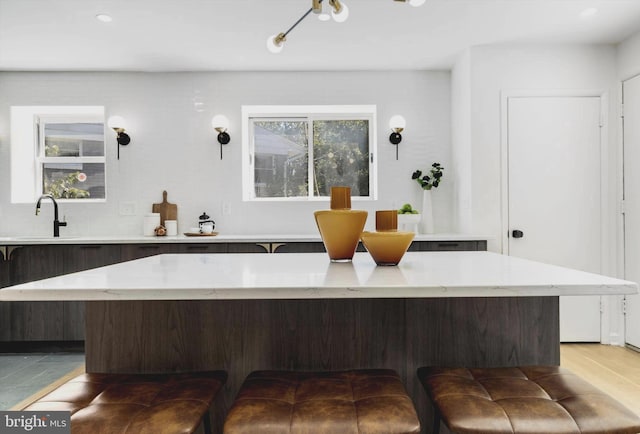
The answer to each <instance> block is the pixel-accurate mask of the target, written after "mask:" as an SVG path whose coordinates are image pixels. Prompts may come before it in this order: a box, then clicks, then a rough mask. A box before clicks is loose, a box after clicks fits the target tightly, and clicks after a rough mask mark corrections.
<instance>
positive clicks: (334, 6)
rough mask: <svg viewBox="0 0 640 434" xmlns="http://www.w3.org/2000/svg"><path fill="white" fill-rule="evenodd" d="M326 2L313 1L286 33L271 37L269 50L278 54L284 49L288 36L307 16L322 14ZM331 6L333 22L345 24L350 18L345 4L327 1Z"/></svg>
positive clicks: (338, 0) (268, 41)
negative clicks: (323, 4)
mask: <svg viewBox="0 0 640 434" xmlns="http://www.w3.org/2000/svg"><path fill="white" fill-rule="evenodd" d="M323 1H324V0H311V7H310V8H309V10H308V11H307V12H305V13H304V14H303V15H302V16H301V17H300V18H299V19H298V21H296V22H295V23H293V25H292V26H291V27H289V29H288V30H287V31H286V32H281V33H278V34H276V35H271V36H269V38H268V39H267V49H268V50H269V51H270V52H272V53H274V54H278V53H280V52H281V51H282V48H284V45H283V44H284V42H285V41H286V40H287V35H288V34H289V32H291V31H292V30H293V29H295V28H296V26H297V25H298V24H300V23H301V22H302V20H304V19H305V18H307V16H308V15H309V14H310V13H311V12H313V13H314V14H322V3H323ZM327 1H328V3H329V5H330V6H331V16H332V17H333V20H334V21H335V22H337V23H343V22H345V21H346V20H347V18H349V8H348V7H347V5H346V4H344V3H343V2H342V1H341V0H327Z"/></svg>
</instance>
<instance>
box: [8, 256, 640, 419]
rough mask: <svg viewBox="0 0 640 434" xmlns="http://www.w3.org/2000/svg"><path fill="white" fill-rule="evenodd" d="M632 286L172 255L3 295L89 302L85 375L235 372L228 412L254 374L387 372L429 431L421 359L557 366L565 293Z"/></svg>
mask: <svg viewBox="0 0 640 434" xmlns="http://www.w3.org/2000/svg"><path fill="white" fill-rule="evenodd" d="M637 291H638V289H637V285H636V284H635V283H632V282H628V281H624V280H619V279H614V278H609V277H605V276H600V275H595V274H590V273H584V272H580V271H575V270H569V269H566V268H562V267H556V266H551V265H546V264H540V263H536V262H532V261H527V260H523V259H519V258H514V257H509V256H503V255H498V254H495V253H489V252H437V253H433V252H409V253H407V254H406V255H405V257H404V258H403V260H402V262H401V263H400V264H399V266H397V267H377V266H376V265H375V263H374V262H373V260H372V259H371V257H370V256H369V255H368V254H367V253H356V255H355V257H354V260H353V263H330V262H329V259H328V257H327V255H326V254H324V253H307V254H280V255H255V254H188V255H187V254H175V255H174V254H170V255H158V256H154V257H149V258H144V259H139V260H135V261H130V262H125V263H121V264H116V265H111V266H107V267H101V268H96V269H93V270H87V271H83V272H79V273H72V274H68V275H65V276H60V277H55V278H50V279H45V280H41V281H36V282H31V283H27V284H22V285H18V286H13V287H8V288H5V289H2V290H0V301H2V300H5V301H8V300H11V301H18V300H20V301H29V300H84V301H86V302H87V303H86V304H87V306H86V307H87V315H86V318H87V319H86V344H85V348H86V364H87V370H88V371H89V372H174V371H192V370H205V369H225V370H226V371H228V372H229V381H228V383H227V385H226V388H225V401H226V405H227V406H229V405H230V403H231V402H232V400H233V398H234V396H235V393H236V392H237V390H238V388H239V386H240V384H241V382H242V380H243V379H244V377H245V376H246V375H247V374H248V373H249V372H250V371H252V370H255V369H293V370H338V369H347V368H375V367H387V368H392V369H395V370H396V371H397V372H398V373H399V374H400V376H401V377H402V378H403V380H404V381H405V384H406V385H407V388H408V390H409V393H410V395H411V396H412V398H413V399H414V402H415V403H416V406H417V410H418V412H419V414H420V416H421V419H422V423H423V426H424V427H426V426H427V425H428V424H427V423H426V422H427V415H426V412H427V408H428V406H427V404H426V397H425V396H424V392H423V391H422V388H421V387H420V386H419V383H418V381H417V380H416V374H415V373H416V369H417V368H418V367H420V366H424V365H447V366H463V365H464V366H470V367H474V366H477V367H487V366H515V365H527V364H548V365H557V364H559V360H560V349H559V348H560V344H559V330H558V327H559V318H558V316H559V313H558V296H560V295H594V294H601V295H613V294H634V293H637Z"/></svg>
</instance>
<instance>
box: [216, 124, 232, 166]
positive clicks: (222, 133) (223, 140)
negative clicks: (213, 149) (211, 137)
mask: <svg viewBox="0 0 640 434" xmlns="http://www.w3.org/2000/svg"><path fill="white" fill-rule="evenodd" d="M211 125H212V126H213V129H214V130H216V131H217V132H218V143H220V159H221V160H222V145H226V144H227V143H229V142H230V141H231V136H230V135H229V133H227V129H228V128H229V119H227V117H226V116H225V115H215V116H214V117H213V119H211Z"/></svg>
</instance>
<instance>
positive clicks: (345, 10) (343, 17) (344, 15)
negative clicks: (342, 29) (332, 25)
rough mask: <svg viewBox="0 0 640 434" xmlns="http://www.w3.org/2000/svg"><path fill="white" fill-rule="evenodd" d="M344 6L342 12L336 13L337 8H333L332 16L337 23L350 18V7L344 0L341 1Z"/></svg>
mask: <svg viewBox="0 0 640 434" xmlns="http://www.w3.org/2000/svg"><path fill="white" fill-rule="evenodd" d="M340 5H341V6H342V7H341V8H340V12H338V13H336V11H335V9H332V10H331V16H332V17H333V20H334V21H335V22H336V23H344V22H345V21H347V18H349V8H348V7H347V5H346V4H345V3H344V2H340Z"/></svg>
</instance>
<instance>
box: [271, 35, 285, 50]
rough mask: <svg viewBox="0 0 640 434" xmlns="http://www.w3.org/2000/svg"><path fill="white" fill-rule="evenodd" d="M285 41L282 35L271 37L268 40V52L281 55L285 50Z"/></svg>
mask: <svg viewBox="0 0 640 434" xmlns="http://www.w3.org/2000/svg"><path fill="white" fill-rule="evenodd" d="M281 35H282V36H281ZM284 41H285V38H284V35H283V34H282V33H280V34H277V35H271V36H269V37H268V38H267V50H269V52H271V53H273V54H278V53H280V52H281V51H282V49H283V48H284Z"/></svg>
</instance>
